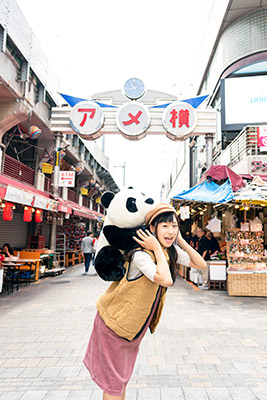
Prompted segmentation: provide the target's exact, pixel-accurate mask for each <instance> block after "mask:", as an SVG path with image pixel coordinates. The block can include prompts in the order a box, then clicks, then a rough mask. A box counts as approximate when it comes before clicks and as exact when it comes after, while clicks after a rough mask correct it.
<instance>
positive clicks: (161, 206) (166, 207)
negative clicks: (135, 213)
mask: <svg viewBox="0 0 267 400" xmlns="http://www.w3.org/2000/svg"><path fill="white" fill-rule="evenodd" d="M166 212H174V213H175V214H176V211H175V209H174V208H173V206H171V205H170V204H167V203H158V204H157V205H156V207H155V208H153V210H151V211H149V212H148V213H147V215H146V224H149V225H150V224H151V222H152V221H153V220H154V219H155V218H156V217H157V216H158V215H160V214H164V213H166Z"/></svg>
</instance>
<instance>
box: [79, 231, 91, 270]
mask: <svg viewBox="0 0 267 400" xmlns="http://www.w3.org/2000/svg"><path fill="white" fill-rule="evenodd" d="M81 251H82V253H83V256H84V268H85V272H84V275H88V271H89V267H90V262H91V260H92V256H93V233H92V232H91V231H88V232H87V236H85V237H84V238H83V239H82V243H81Z"/></svg>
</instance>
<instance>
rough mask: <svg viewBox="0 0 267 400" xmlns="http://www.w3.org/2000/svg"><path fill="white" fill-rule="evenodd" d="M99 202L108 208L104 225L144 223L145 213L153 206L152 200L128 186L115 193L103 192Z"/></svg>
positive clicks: (120, 225) (119, 225)
mask: <svg viewBox="0 0 267 400" xmlns="http://www.w3.org/2000/svg"><path fill="white" fill-rule="evenodd" d="M101 204H102V205H103V207H105V208H106V209H107V210H108V211H107V216H106V219H105V225H116V226H117V227H119V228H134V227H135V226H139V225H142V224H144V222H145V216H146V214H147V213H148V212H149V211H150V210H151V209H152V208H153V206H154V200H153V199H152V198H151V197H147V196H145V195H144V194H143V193H141V192H139V191H137V190H135V189H133V188H131V187H130V188H128V189H125V190H121V191H120V192H118V193H116V194H114V193H112V192H106V193H104V194H103V195H102V197H101Z"/></svg>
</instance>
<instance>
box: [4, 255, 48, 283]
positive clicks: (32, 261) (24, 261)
mask: <svg viewBox="0 0 267 400" xmlns="http://www.w3.org/2000/svg"><path fill="white" fill-rule="evenodd" d="M40 260H41V259H40V258H18V259H17V260H10V261H9V260H8V259H6V258H5V260H4V263H3V264H7V265H11V264H13V265H16V266H17V265H20V272H21V271H24V272H27V271H29V279H28V283H29V285H30V283H31V272H32V270H33V269H34V277H35V275H36V266H37V263H38V262H40ZM23 266H26V267H28V268H25V269H24V270H23Z"/></svg>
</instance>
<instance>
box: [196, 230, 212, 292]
mask: <svg viewBox="0 0 267 400" xmlns="http://www.w3.org/2000/svg"><path fill="white" fill-rule="evenodd" d="M197 235H198V238H199V239H198V250H197V251H198V252H199V254H200V255H201V256H202V257H203V258H204V260H205V262H206V268H204V269H203V270H202V271H201V273H202V280H203V283H202V285H201V286H199V288H200V289H208V288H209V286H208V285H209V269H210V245H209V240H208V239H207V237H206V231H205V229H202V228H197Z"/></svg>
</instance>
